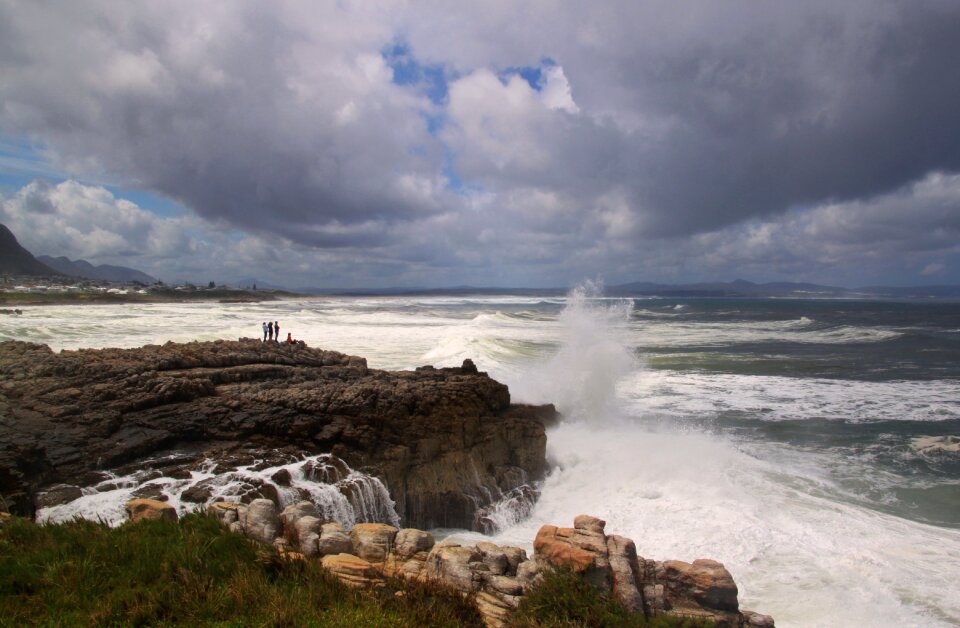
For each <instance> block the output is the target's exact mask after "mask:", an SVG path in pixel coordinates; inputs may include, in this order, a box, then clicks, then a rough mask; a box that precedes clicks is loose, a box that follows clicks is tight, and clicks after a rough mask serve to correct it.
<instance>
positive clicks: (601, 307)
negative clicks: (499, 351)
mask: <svg viewBox="0 0 960 628" xmlns="http://www.w3.org/2000/svg"><path fill="white" fill-rule="evenodd" d="M602 294H603V287H602V285H600V284H598V283H594V282H585V283H583V284H581V285H579V286H577V287H576V288H574V289H573V290H572V291H571V292H570V294H569V295H568V296H567V306H566V308H564V310H563V311H562V312H561V314H560V317H559V322H560V340H561V345H560V350H559V351H558V352H557V353H556V355H554V356H553V357H552V358H550V359H549V361H548V362H547V363H546V364H545V365H543V366H542V367H539V368H537V369H536V370H534V371H533V372H531V373H529V374H528V375H527V377H525V378H523V380H522V381H521V382H520V383H519V385H514V384H512V385H511V390H513V389H514V388H516V394H517V396H518V397H523V398H531V399H536V400H541V401H542V402H551V403H555V404H556V405H557V407H558V408H559V410H560V412H561V413H563V415H564V417H565V418H566V419H567V420H575V421H583V420H585V421H590V422H594V423H598V424H600V423H604V422H607V421H610V420H612V419H614V418H616V417H618V416H620V415H621V410H620V407H619V402H618V397H617V394H616V386H617V381H618V380H619V379H620V378H621V377H623V376H625V375H627V374H629V373H630V372H631V371H633V370H635V369H636V368H637V362H636V360H635V358H634V357H633V355H632V354H631V353H630V351H629V350H628V349H627V346H626V345H625V343H624V342H623V340H622V338H623V336H624V334H625V330H626V326H627V324H628V323H629V320H630V313H631V311H632V310H633V302H632V301H630V300H628V299H618V300H613V301H609V300H605V299H603V298H602Z"/></svg>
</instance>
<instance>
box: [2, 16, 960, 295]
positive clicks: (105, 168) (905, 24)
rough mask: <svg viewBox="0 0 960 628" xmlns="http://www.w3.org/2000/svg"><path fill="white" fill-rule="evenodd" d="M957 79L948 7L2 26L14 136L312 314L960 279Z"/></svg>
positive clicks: (955, 30)
mask: <svg viewBox="0 0 960 628" xmlns="http://www.w3.org/2000/svg"><path fill="white" fill-rule="evenodd" d="M957 59H960V5H957V3H955V2H951V1H946V0H945V1H942V2H940V1H936V0H931V1H928V2H922V3H916V2H906V1H893V0H890V1H887V0H871V1H852V2H844V3H836V2H816V1H814V2H804V3H787V2H776V3H764V4H762V5H758V4H757V3H754V2H745V1H744V2H725V3H716V2H706V1H705V2H692V3H686V4H684V5H682V6H679V7H678V6H677V5H676V4H675V3H669V2H617V1H605V2H602V3H591V4H589V5H586V4H582V5H578V4H575V3H573V4H571V3H558V2H546V1H543V2H537V1H534V2H527V3H514V2H489V3H487V2H485V3H482V4H480V3H477V4H476V5H475V6H466V5H464V4H463V3H447V2H420V3H414V4H408V3H399V2H398V3H394V2H337V3H332V2H331V3H308V2H303V3H297V2H279V3H270V4H264V3H255V2H209V3H202V4H199V5H197V4H195V3H187V2H165V3H113V2H84V3H70V2H12V1H9V0H6V1H4V0H0V103H2V104H0V129H2V131H3V133H5V134H6V135H7V136H8V137H16V138H26V141H28V142H30V143H31V144H32V145H34V146H36V147H38V148H37V150H39V151H42V152H43V154H44V155H45V156H47V158H48V159H49V161H50V163H52V164H54V165H55V166H56V168H58V169H59V170H60V171H61V172H63V173H64V176H65V177H74V178H76V179H78V180H80V181H96V182H105V183H115V184H118V185H123V186H126V187H134V188H137V189H142V190H146V191H149V192H151V193H154V194H157V195H161V196H163V197H166V198H169V199H173V200H175V201H176V202H178V203H180V204H182V205H183V206H184V207H186V208H188V209H189V210H191V211H192V212H195V215H196V219H195V220H196V224H194V225H193V227H192V228H193V229H194V232H198V231H197V230H200V231H202V232H203V233H206V234H209V235H208V236H204V237H207V238H208V240H210V241H213V240H217V238H218V236H215V235H213V234H215V233H216V232H217V230H218V228H223V229H226V230H231V229H232V230H238V231H240V232H242V233H243V234H244V235H243V236H242V238H241V239H242V240H243V241H244V242H246V244H245V245H244V246H239V245H237V246H236V249H237V251H236V253H235V255H240V254H241V252H243V251H247V252H248V253H249V255H250V257H249V258H248V259H249V260H251V261H252V260H254V259H258V260H259V263H262V264H265V265H268V266H269V265H270V264H271V263H272V262H271V261H270V259H269V256H267V257H262V256H261V257H259V258H258V257H256V256H257V255H261V249H262V250H263V251H266V250H274V251H282V253H281V254H280V255H279V257H278V259H280V258H282V259H283V260H284V261H286V262H293V263H292V264H291V265H290V266H288V268H293V269H294V270H296V272H298V273H300V276H301V277H302V279H301V284H300V285H304V283H302V282H307V283H309V281H308V279H309V277H310V273H311V272H317V271H316V269H317V268H319V267H323V268H325V269H327V271H330V270H332V269H337V270H339V271H342V273H343V274H341V275H340V276H339V279H338V281H341V282H346V281H347V278H349V279H350V281H355V282H357V283H373V284H377V285H382V284H383V283H401V284H402V283H418V284H433V285H437V284H443V283H463V282H475V283H484V284H490V283H500V284H506V285H522V284H527V285H545V284H552V285H559V284H562V283H565V282H568V281H575V280H576V279H578V278H579V277H582V276H585V275H598V274H599V275H605V276H607V277H608V279H609V280H612V281H617V280H624V281H627V280H632V279H638V278H644V277H649V278H657V277H653V276H652V275H651V273H658V274H659V275H658V276H659V277H661V278H669V277H665V275H668V274H671V273H672V274H675V275H676V278H677V279H684V278H691V279H700V278H704V279H706V278H710V277H709V276H710V275H719V274H725V275H726V276H725V277H719V278H731V277H729V274H730V273H736V274H743V273H753V272H754V271H755V274H754V275H753V277H758V278H764V277H766V278H772V275H777V276H780V277H785V278H797V279H817V280H821V281H828V280H830V279H834V280H836V279H838V278H839V277H841V276H842V277H847V276H849V281H851V282H853V283H856V276H861V277H863V276H864V275H865V274H868V272H873V273H874V274H875V275H877V277H876V279H882V278H883V277H887V278H890V279H892V280H897V281H900V280H907V279H908V278H909V277H913V276H916V277H918V278H919V277H921V276H922V277H954V278H956V277H958V276H960V269H958V268H957V267H956V264H957V256H958V251H957V249H956V242H958V241H960V231H958V222H960V220H958V216H960V205H958V202H957V199H958V195H957V188H958V182H957V179H956V173H957V172H958V171H960V116H957V115H956V112H957V111H958V110H960V65H958V64H957V62H956V60H957ZM38 185H40V184H38ZM73 185H75V186H78V187H74V188H72V189H71V190H63V191H61V192H60V195H61V196H63V195H67V194H74V195H77V194H80V193H81V192H82V191H83V190H84V189H86V188H87V187H88V186H85V185H82V184H79V183H74V184H73ZM94 187H96V186H94ZM933 190H938V191H937V192H936V193H935V192H934V191H933ZM17 194H18V195H17V196H16V198H14V197H10V198H8V199H7V200H6V201H5V202H6V203H7V213H8V214H12V213H14V205H16V212H17V215H18V216H19V215H20V213H19V212H21V211H22V212H28V211H29V212H32V215H38V212H39V213H43V212H44V211H45V212H46V213H47V214H48V215H49V214H51V213H52V212H53V206H51V205H50V204H49V197H50V194H49V193H47V194H46V196H45V195H44V193H43V190H41V189H39V188H36V189H34V188H31V189H30V190H26V189H25V190H21V191H20V192H18V193H17ZM31 194H32V196H31ZM114 200H116V199H114ZM44 202H46V203H47V204H44ZM60 202H61V203H66V201H65V200H63V199H62V198H61V199H60ZM107 205H110V203H107ZM64 206H66V205H64ZM113 206H115V207H116V206H117V204H116V203H113ZM78 220H80V219H78ZM163 224H168V223H163ZM218 226H219V227H218ZM183 228H184V229H187V227H186V226H184V227H183ZM144 229H146V227H144ZM18 235H20V236H21V239H25V240H27V241H29V236H27V237H26V238H24V235H25V234H18ZM194 235H195V234H194ZM191 237H194V236H190V235H188V234H187V232H186V231H185V235H183V239H182V240H180V244H179V245H178V246H181V248H182V247H187V245H186V244H185V243H186V242H189V241H190V238H191ZM124 239H127V240H130V241H131V246H133V247H147V248H144V249H143V251H144V252H150V251H153V253H150V254H151V255H154V256H155V257H156V259H157V260H159V259H160V257H161V256H160V253H159V249H156V250H154V249H150V248H149V246H150V245H149V243H148V241H147V240H142V239H141V240H138V239H137V237H135V236H134V235H133V233H132V232H130V233H126V234H125V235H124ZM194 239H196V238H195V237H194ZM234 240H236V238H234ZM231 241H232V240H230V239H226V240H224V241H223V243H222V246H223V247H224V250H226V249H229V248H230V246H231V245H230V242H231ZM99 242H101V244H103V246H104V247H107V248H109V247H111V246H113V247H114V248H115V247H116V246H119V244H118V243H117V242H113V243H111V242H109V241H108V239H106V237H105V236H103V237H102V238H101V239H100V240H99ZM253 243H256V245H255V246H254V244H253ZM187 248H189V247H187ZM871 251H873V252H881V251H882V252H884V253H885V255H886V257H883V258H882V259H880V258H875V259H872V260H871V253H870V252H871ZM39 252H46V251H39ZM88 253H95V251H88ZM208 261H209V263H211V264H215V263H216V260H215V259H214V260H208ZM202 263H206V262H201V260H199V259H198V260H197V265H198V266H202ZM238 263H240V261H239V260H238ZM298 269H299V270H298ZM237 272H240V271H237ZM161 274H162V273H161ZM881 275H882V276H881Z"/></svg>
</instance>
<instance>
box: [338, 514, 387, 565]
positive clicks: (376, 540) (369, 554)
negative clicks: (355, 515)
mask: <svg viewBox="0 0 960 628" xmlns="http://www.w3.org/2000/svg"><path fill="white" fill-rule="evenodd" d="M397 532H399V530H397V528H395V527H393V526H388V525H386V524H385V523H358V524H356V525H355V526H353V528H352V529H351V530H350V541H351V542H352V543H353V551H354V553H355V554H356V555H357V556H359V557H360V558H363V559H365V560H369V561H371V562H379V563H382V562H383V561H384V560H386V558H387V554H389V553H390V550H391V549H392V548H393V540H394V539H395V538H396V536H397ZM321 538H322V537H321Z"/></svg>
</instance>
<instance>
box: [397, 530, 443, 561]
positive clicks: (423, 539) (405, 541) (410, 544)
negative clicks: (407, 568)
mask: <svg viewBox="0 0 960 628" xmlns="http://www.w3.org/2000/svg"><path fill="white" fill-rule="evenodd" d="M433 544H434V541H433V535H432V534H430V533H429V532H424V531H423V530H417V529H416V528H404V529H403V530H400V531H399V532H397V535H396V537H395V538H394V545H393V553H394V555H395V556H396V557H397V559H398V560H402V561H405V560H409V559H411V558H413V557H414V556H415V555H416V554H418V553H420V552H429V551H430V550H431V549H433Z"/></svg>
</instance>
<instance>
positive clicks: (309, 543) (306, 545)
mask: <svg viewBox="0 0 960 628" xmlns="http://www.w3.org/2000/svg"><path fill="white" fill-rule="evenodd" d="M320 525H321V523H320V520H319V519H317V518H316V517H312V516H310V515H306V516H304V517H300V518H298V519H297V520H296V523H294V524H293V527H294V531H295V533H296V534H295V536H296V537H297V547H298V548H300V553H301V554H303V555H304V556H316V555H317V554H318V553H319V541H320Z"/></svg>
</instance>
